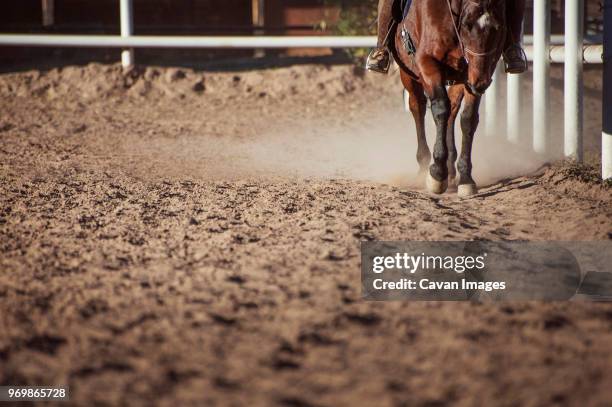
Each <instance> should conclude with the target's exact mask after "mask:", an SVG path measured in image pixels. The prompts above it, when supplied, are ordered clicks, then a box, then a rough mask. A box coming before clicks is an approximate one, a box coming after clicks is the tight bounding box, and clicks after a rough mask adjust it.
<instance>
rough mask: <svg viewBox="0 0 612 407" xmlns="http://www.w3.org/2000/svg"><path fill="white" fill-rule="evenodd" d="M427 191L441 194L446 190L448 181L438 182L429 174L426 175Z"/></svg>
mask: <svg viewBox="0 0 612 407" xmlns="http://www.w3.org/2000/svg"><path fill="white" fill-rule="evenodd" d="M426 184H427V190H428V191H429V192H431V193H434V194H443V193H444V192H445V191H446V188H448V180H446V179H445V180H444V181H438V180H437V179H435V178H434V177H432V176H431V174H427V181H426Z"/></svg>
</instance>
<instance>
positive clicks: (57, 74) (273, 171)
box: [0, 65, 612, 407]
mask: <svg viewBox="0 0 612 407" xmlns="http://www.w3.org/2000/svg"><path fill="white" fill-rule="evenodd" d="M555 75H556V77H557V78H558V77H559V75H560V73H559V71H555ZM598 75H599V76H600V73H599V72H597V71H589V72H587V86H588V87H589V88H587V92H586V97H587V100H586V104H587V105H586V106H587V107H586V109H585V112H586V120H585V124H586V130H587V141H586V144H587V147H589V149H590V150H591V151H593V150H596V148H597V139H598V134H599V130H598V128H599V125H598V123H599V122H598V120H599V116H598V115H600V112H601V111H600V110H598V109H599V107H598V103H599V102H598V99H597V97H598V92H599V89H601V82H600V79H598ZM396 81H397V78H396V77H390V78H388V79H381V78H379V77H371V76H365V77H364V76H363V75H362V73H361V72H359V71H357V70H354V69H353V68H351V67H347V66H336V67H324V66H302V67H292V68H283V69H276V70H274V69H273V70H264V71H252V72H239V73H206V72H194V71H190V70H181V69H156V68H148V69H146V70H136V71H134V72H133V73H132V74H131V75H128V76H123V75H122V74H121V72H120V70H119V68H118V67H117V66H101V65H90V66H87V67H68V68H64V69H62V70H53V71H48V72H38V71H33V72H25V73H18V74H6V75H2V76H0V95H1V96H2V98H1V99H0V112H1V116H0V140H1V142H0V180H1V182H0V191H1V193H0V327H1V329H0V384H31V385H43V384H44V385H50V384H68V385H70V386H71V390H72V401H73V404H75V405H83V406H89V405H130V406H139V405H143V406H149V405H175V406H178V405H180V406H183V405H196V404H198V405H236V406H241V405H262V406H264V405H265V406H268V405H281V406H340V405H377V406H404V405H405V406H413V405H415V406H428V407H434V406H445V405H451V404H452V405H465V406H467V405H482V406H491V405H495V406H519V405H525V406H548V405H580V406H603V405H609V404H610V402H611V400H610V397H609V394H610V393H609V389H610V388H611V386H612V373H611V372H612V369H611V367H612V356H611V355H610V352H609V348H610V343H612V306H610V305H608V304H594V303H507V304H496V305H482V304H468V303H367V302H363V301H361V300H360V279H359V265H360V259H359V245H360V241H363V240H373V239H379V240H394V239H396V240H464V239H491V240H503V239H509V240H514V239H527V240H544V239H546V240H555V239H557V240H571V239H576V240H591V239H594V240H598V239H610V238H611V236H612V199H611V198H612V189H610V187H609V186H605V185H602V184H601V182H600V181H598V180H597V176H596V174H597V172H596V170H594V169H593V168H592V167H589V166H584V167H581V166H574V165H570V164H563V163H558V164H554V165H542V164H543V163H544V162H546V161H548V160H549V157H541V156H535V155H533V154H531V153H529V152H528V149H527V148H525V147H524V146H512V145H508V144H506V143H505V142H504V141H503V140H501V139H500V138H495V137H489V138H485V137H481V138H480V139H479V140H478V141H477V142H476V143H477V147H476V158H475V166H476V168H475V172H476V179H477V181H478V182H479V183H480V184H481V186H482V187H483V188H482V191H481V193H480V194H479V195H477V196H476V197H474V198H471V199H467V200H460V199H458V198H457V197H456V196H455V195H453V194H445V195H443V196H432V195H429V194H427V193H425V192H423V191H421V190H420V189H419V188H418V185H416V181H415V180H414V179H413V178H412V174H413V173H414V169H415V168H416V165H415V164H414V159H413V156H414V145H413V136H412V134H411V124H410V119H409V118H408V117H407V116H406V114H405V113H403V112H402V110H401V109H402V106H401V97H400V96H401V95H400V91H399V89H398V87H397V82H396ZM553 84H554V85H555V89H554V90H553V95H554V96H555V103H556V104H555V106H554V107H555V109H556V110H555V111H558V110H559V105H558V103H559V97H558V96H559V94H560V92H561V90H560V86H559V83H555V81H553ZM526 86H528V83H527V84H526ZM372 101H376V103H373V102H372ZM526 103H527V102H526ZM526 127H528V126H526ZM554 129H555V132H556V133H555V134H560V133H559V131H558V130H559V120H555V123H554ZM555 143H556V144H558V140H556V141H555Z"/></svg>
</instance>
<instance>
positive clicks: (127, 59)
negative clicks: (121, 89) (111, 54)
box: [119, 0, 134, 69]
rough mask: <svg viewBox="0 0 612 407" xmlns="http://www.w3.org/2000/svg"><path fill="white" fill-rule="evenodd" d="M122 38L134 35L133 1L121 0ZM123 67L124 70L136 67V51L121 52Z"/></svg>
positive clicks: (126, 50) (125, 50)
mask: <svg viewBox="0 0 612 407" xmlns="http://www.w3.org/2000/svg"><path fill="white" fill-rule="evenodd" d="M119 4H120V17H121V37H123V38H129V37H131V36H132V34H134V18H133V11H134V8H133V6H132V0H120V3H119ZM121 65H122V66H123V69H129V68H131V67H132V66H134V50H133V49H124V50H123V51H122V52H121Z"/></svg>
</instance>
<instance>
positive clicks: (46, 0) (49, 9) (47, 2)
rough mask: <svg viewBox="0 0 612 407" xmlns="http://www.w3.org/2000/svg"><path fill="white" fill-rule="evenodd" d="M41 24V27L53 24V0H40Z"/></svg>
mask: <svg viewBox="0 0 612 407" xmlns="http://www.w3.org/2000/svg"><path fill="white" fill-rule="evenodd" d="M42 24H43V27H51V26H52V25H53V24H55V0H42Z"/></svg>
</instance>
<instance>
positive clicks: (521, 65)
mask: <svg viewBox="0 0 612 407" xmlns="http://www.w3.org/2000/svg"><path fill="white" fill-rule="evenodd" d="M504 64H505V66H506V72H507V73H523V72H525V71H526V70H527V55H525V51H523V48H522V47H521V44H520V43H518V42H517V43H514V44H512V45H510V46H509V47H508V48H506V50H505V51H504Z"/></svg>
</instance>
